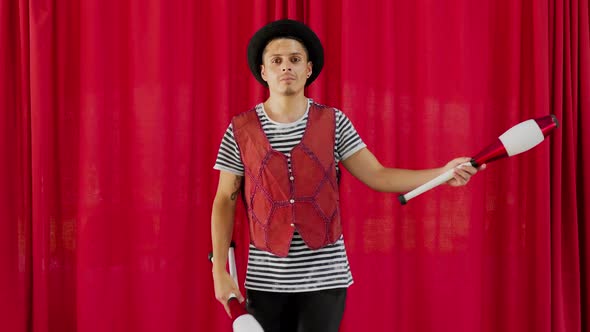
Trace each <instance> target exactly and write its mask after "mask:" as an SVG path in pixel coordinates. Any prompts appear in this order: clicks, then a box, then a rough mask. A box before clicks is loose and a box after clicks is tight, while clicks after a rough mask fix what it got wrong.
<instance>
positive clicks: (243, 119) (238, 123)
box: [231, 105, 258, 131]
mask: <svg viewBox="0 0 590 332" xmlns="http://www.w3.org/2000/svg"><path fill="white" fill-rule="evenodd" d="M257 109H258V105H256V106H254V107H252V108H251V109H249V110H247V111H245V112H242V113H239V114H237V115H234V116H233V118H232V120H231V126H232V127H233V130H234V131H235V130H236V129H238V130H239V129H240V128H242V127H243V126H245V125H246V124H248V123H251V122H252V121H255V120H256V119H257V118H258V113H257Z"/></svg>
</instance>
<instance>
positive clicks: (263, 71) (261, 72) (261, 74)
mask: <svg viewBox="0 0 590 332" xmlns="http://www.w3.org/2000/svg"><path fill="white" fill-rule="evenodd" d="M260 76H261V77H262V79H263V80H265V81H266V70H265V69H264V65H260Z"/></svg>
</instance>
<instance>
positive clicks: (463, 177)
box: [453, 169, 470, 184]
mask: <svg viewBox="0 0 590 332" xmlns="http://www.w3.org/2000/svg"><path fill="white" fill-rule="evenodd" d="M453 177H454V178H455V180H457V182H458V183H460V184H465V183H467V181H469V177H470V174H469V173H467V172H466V171H465V170H462V169H455V173H454V176H453Z"/></svg>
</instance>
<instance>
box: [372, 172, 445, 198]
mask: <svg viewBox="0 0 590 332" xmlns="http://www.w3.org/2000/svg"><path fill="white" fill-rule="evenodd" d="M443 172H444V169H443V168H432V169H423V170H409V169H400V168H387V167H380V168H379V169H378V170H376V172H375V173H374V174H375V176H372V177H370V178H369V179H367V182H366V183H367V185H368V186H369V187H370V188H372V189H373V190H376V191H381V192H395V193H401V192H407V191H410V190H412V189H414V188H416V187H418V186H420V185H422V184H423V183H425V182H427V181H430V180H431V179H434V178H435V177H437V176H438V175H440V174H442V173H443Z"/></svg>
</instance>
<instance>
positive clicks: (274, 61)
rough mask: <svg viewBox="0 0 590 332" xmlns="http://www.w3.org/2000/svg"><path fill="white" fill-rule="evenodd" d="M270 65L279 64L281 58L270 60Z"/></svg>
mask: <svg viewBox="0 0 590 332" xmlns="http://www.w3.org/2000/svg"><path fill="white" fill-rule="evenodd" d="M270 63H281V58H272V59H271V60H270Z"/></svg>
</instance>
